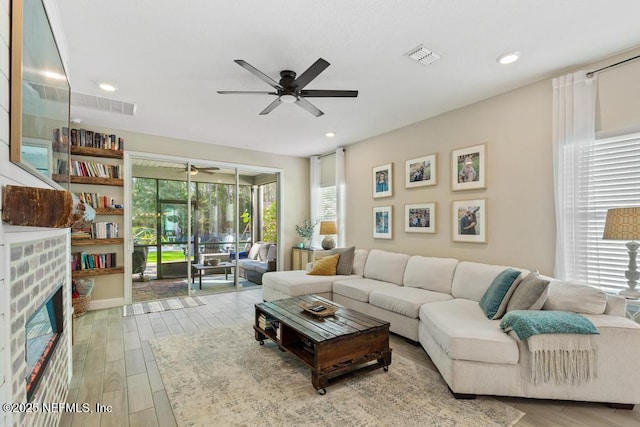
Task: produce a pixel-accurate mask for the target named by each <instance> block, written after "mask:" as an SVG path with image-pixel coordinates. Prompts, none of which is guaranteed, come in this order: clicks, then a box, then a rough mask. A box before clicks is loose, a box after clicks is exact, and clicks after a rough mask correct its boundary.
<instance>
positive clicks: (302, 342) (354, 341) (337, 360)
mask: <svg viewBox="0 0 640 427" xmlns="http://www.w3.org/2000/svg"><path fill="white" fill-rule="evenodd" d="M303 298H304V297H303ZM307 298H308V297H307ZM315 298H318V299H319V297H315ZM295 300H296V301H295V305H297V304H298V302H299V301H300V299H299V298H296V299H295ZM281 301H287V300H281ZM324 301H327V300H324ZM274 303H278V304H277V305H275V306H268V305H269V304H272V303H263V304H256V324H255V325H254V326H253V329H254V332H255V339H256V341H258V342H259V343H260V345H263V344H264V340H265V339H267V338H268V339H270V340H272V341H274V342H275V343H276V344H277V345H278V347H279V348H280V350H281V351H288V352H290V353H291V354H293V355H294V356H295V357H296V358H298V359H299V360H300V361H302V362H303V363H304V364H305V365H307V366H308V367H309V368H310V369H311V384H312V385H313V387H314V388H315V389H316V390H317V391H318V393H320V394H321V395H324V394H325V393H326V387H327V386H329V385H331V384H334V383H336V382H338V381H340V380H342V379H344V378H347V377H348V376H350V375H352V374H354V373H356V372H357V373H361V372H367V371H372V370H375V369H379V368H383V369H384V371H387V370H388V369H389V365H390V364H391V349H390V348H389V323H388V322H383V321H380V320H378V319H374V318H372V317H370V316H367V315H364V314H362V313H358V312H356V311H353V310H349V309H346V308H344V309H342V310H341V311H342V312H340V311H339V312H338V313H336V316H346V317H345V318H344V319H342V320H343V321H344V320H345V319H348V322H345V323H349V324H350V325H356V324H357V323H358V322H360V325H358V326H356V328H357V329H359V330H356V331H354V330H353V328H352V327H351V326H348V327H347V326H345V330H344V331H340V325H341V322H338V321H336V320H337V319H317V318H314V317H313V316H310V315H309V314H306V313H303V312H302V310H301V309H300V308H299V307H297V309H296V308H295V306H294V305H293V303H294V302H291V303H290V304H287V303H286V302H280V301H276V302H274ZM265 305H267V306H265ZM283 305H284V307H283ZM283 308H286V309H290V310H291V312H287V311H285V310H282V309H283ZM260 315H268V316H269V317H270V319H271V322H272V323H270V325H269V327H268V329H266V330H265V329H263V328H261V327H260V326H258V325H259V324H260V323H259V321H258V318H259V316H260ZM278 315H279V316H278ZM276 316H277V317H276ZM331 317H333V316H331ZM371 321H373V322H371ZM276 328H277V329H278V332H276ZM327 331H331V332H330V333H328V332H327Z"/></svg>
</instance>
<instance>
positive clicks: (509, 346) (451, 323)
mask: <svg viewBox="0 0 640 427" xmlns="http://www.w3.org/2000/svg"><path fill="white" fill-rule="evenodd" d="M419 315H420V321H421V322H422V323H423V324H424V326H425V327H426V329H427V330H428V331H429V334H430V335H431V337H433V339H434V341H435V342H436V343H438V345H439V346H440V347H441V348H442V349H443V350H444V352H445V353H446V354H447V355H448V356H449V357H450V358H451V359H456V360H470V361H475V362H486V363H506V364H510V365H515V364H517V363H518V360H519V357H520V356H519V351H518V344H517V343H516V340H514V339H513V338H511V337H510V336H509V335H507V334H505V333H504V332H502V331H501V330H500V321H499V320H490V319H487V316H485V315H484V313H483V312H482V310H481V309H480V305H479V304H478V303H477V302H476V301H472V300H468V299H463V298H457V299H453V300H450V301H441V302H432V303H429V304H423V305H422V307H420V311H419Z"/></svg>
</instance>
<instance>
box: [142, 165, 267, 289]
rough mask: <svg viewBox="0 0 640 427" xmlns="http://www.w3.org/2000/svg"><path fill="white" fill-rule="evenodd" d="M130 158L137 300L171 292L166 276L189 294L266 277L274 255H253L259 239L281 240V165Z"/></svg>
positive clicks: (236, 286)
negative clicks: (272, 167)
mask: <svg viewBox="0 0 640 427" xmlns="http://www.w3.org/2000/svg"><path fill="white" fill-rule="evenodd" d="M130 164H131V176H133V179H132V183H131V190H130V194H131V196H132V200H131V206H132V212H131V240H132V245H130V247H132V252H133V254H132V274H133V277H132V279H133V280H134V286H133V288H132V291H131V293H130V294H131V295H132V300H134V301H136V300H137V298H136V296H140V295H142V297H143V298H147V297H150V296H153V295H158V296H159V295H164V296H165V297H168V296H170V295H167V294H169V293H170V291H168V290H166V289H165V290H162V286H161V285H162V283H163V282H167V286H165V288H171V289H173V291H175V293H180V294H184V295H192V294H194V295H196V294H203V293H210V292H220V291H225V290H227V291H228V290H238V289H246V288H251V287H256V286H259V285H260V284H261V276H262V273H263V272H266V271H267V270H268V269H269V268H272V269H273V266H274V265H275V262H272V263H271V264H270V267H269V263H268V260H267V259H264V260H263V259H261V258H258V259H255V260H251V261H253V262H248V261H249V260H248V259H247V256H248V254H249V253H250V249H251V246H252V245H253V244H255V243H256V242H258V241H269V242H270V243H277V236H278V226H277V224H278V220H277V218H278V211H277V199H278V172H272V171H267V172H265V171H261V170H259V169H256V170H253V169H251V168H242V167H225V166H213V165H211V164H203V163H191V162H190V161H189V160H186V161H185V162H184V163H182V162H172V161H167V160H164V159H162V160H161V159H151V158H137V157H133V158H132V159H131V162H130ZM274 249H275V248H274ZM272 252H273V254H275V253H276V252H275V251H272ZM271 256H272V257H273V256H274V255H271ZM272 261H273V260H272ZM249 264H250V267H248V266H249ZM245 267H247V268H251V269H252V270H251V272H252V274H251V275H248V274H245V273H246V272H247V270H246V268H245ZM173 279H175V280H173ZM140 282H142V283H144V284H138V283H140ZM147 282H148V283H147ZM142 288H144V291H139V289H142ZM173 291H171V292H173ZM176 296H179V295H176Z"/></svg>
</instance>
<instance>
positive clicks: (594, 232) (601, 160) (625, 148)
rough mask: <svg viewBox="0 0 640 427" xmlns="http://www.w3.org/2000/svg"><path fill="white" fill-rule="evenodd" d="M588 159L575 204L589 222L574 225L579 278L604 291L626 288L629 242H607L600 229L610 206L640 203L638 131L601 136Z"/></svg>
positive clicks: (586, 158)
mask: <svg viewBox="0 0 640 427" xmlns="http://www.w3.org/2000/svg"><path fill="white" fill-rule="evenodd" d="M584 159H585V160H584V162H585V166H586V167H584V168H578V171H583V173H584V176H582V177H580V181H582V184H581V185H578V186H577V188H576V189H575V191H576V193H577V194H576V196H577V197H576V199H575V200H576V205H575V208H576V209H578V210H579V211H582V213H584V214H585V215H583V218H587V220H586V221H582V222H581V224H580V226H579V227H578V228H577V229H576V240H577V242H576V250H575V254H574V256H575V257H576V266H577V267H578V268H577V269H576V270H578V271H577V272H576V273H575V275H577V276H578V277H575V279H581V280H584V281H586V282H587V283H589V284H592V285H597V286H601V287H602V288H603V289H604V290H614V289H615V290H619V289H623V288H626V287H627V280H626V278H625V276H624V272H625V270H627V265H628V263H629V255H628V254H627V249H626V247H625V244H626V243H627V242H625V241H620V240H603V239H602V231H603V229H604V222H605V218H606V215H607V210H608V209H610V208H620V207H631V206H640V134H634V135H626V136H622V137H615V138H606V139H597V140H596V141H595V143H594V145H593V147H592V149H591V150H589V152H588V153H587V154H586V155H585V156H584ZM579 270H582V273H580V272H579ZM580 276H583V277H580Z"/></svg>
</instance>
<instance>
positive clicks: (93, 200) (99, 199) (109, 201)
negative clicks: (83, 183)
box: [76, 193, 116, 209]
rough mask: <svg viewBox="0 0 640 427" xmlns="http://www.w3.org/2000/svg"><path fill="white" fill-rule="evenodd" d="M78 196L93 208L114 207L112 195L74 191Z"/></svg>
mask: <svg viewBox="0 0 640 427" xmlns="http://www.w3.org/2000/svg"><path fill="white" fill-rule="evenodd" d="M76 195H77V196H78V198H79V199H80V200H81V201H82V202H84V203H86V204H88V205H89V206H91V207H92V208H94V209H99V208H114V207H115V205H116V203H115V200H114V198H113V197H111V196H104V195H102V196H101V195H100V194H99V193H76Z"/></svg>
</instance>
